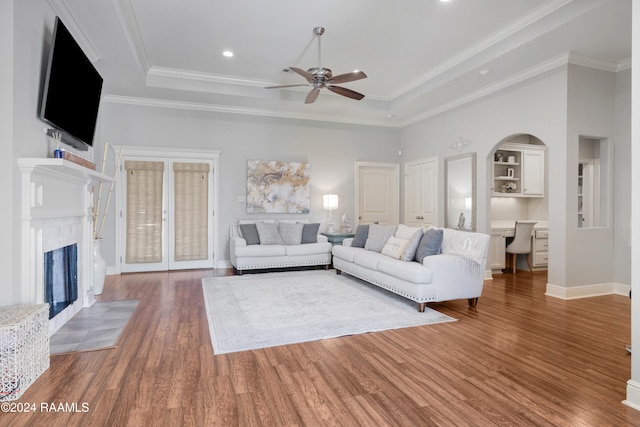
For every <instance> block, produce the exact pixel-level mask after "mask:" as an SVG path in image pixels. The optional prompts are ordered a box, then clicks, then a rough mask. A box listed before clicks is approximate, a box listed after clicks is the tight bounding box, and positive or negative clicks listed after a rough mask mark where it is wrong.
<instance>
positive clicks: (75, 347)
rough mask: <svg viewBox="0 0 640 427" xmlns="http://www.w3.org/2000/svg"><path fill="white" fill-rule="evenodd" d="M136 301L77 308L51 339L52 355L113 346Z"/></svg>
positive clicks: (134, 307)
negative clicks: (77, 310) (77, 311)
mask: <svg viewBox="0 0 640 427" xmlns="http://www.w3.org/2000/svg"><path fill="white" fill-rule="evenodd" d="M138 302H139V300H125V301H111V302H96V303H94V304H93V305H92V306H91V307H86V308H83V309H82V310H80V312H79V313H78V314H76V315H75V316H73V317H72V318H71V320H69V321H68V322H67V323H66V324H65V325H64V326H62V328H60V329H59V330H58V331H57V332H56V333H54V334H53V335H52V336H51V338H50V348H51V354H59V353H68V352H73V351H90V350H97V349H104V348H110V347H113V346H115V344H116V342H117V340H118V337H119V336H120V334H121V332H122V330H123V329H124V327H125V326H126V325H127V323H128V322H129V319H130V318H131V315H132V314H133V312H134V311H135V310H136V307H137V306H138Z"/></svg>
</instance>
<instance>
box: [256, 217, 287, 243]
mask: <svg viewBox="0 0 640 427" xmlns="http://www.w3.org/2000/svg"><path fill="white" fill-rule="evenodd" d="M256 228H257V229H258V235H259V236H260V244H261V245H282V244H283V242H282V237H280V232H279V231H278V225H277V224H275V223H273V222H257V223H256Z"/></svg>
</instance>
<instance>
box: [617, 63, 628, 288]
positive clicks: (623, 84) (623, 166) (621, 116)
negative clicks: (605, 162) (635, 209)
mask: <svg viewBox="0 0 640 427" xmlns="http://www.w3.org/2000/svg"><path fill="white" fill-rule="evenodd" d="M615 92H616V94H615V135H614V150H613V155H614V160H613V161H614V165H615V167H614V177H613V184H614V192H613V201H614V207H615V209H614V212H613V281H614V282H615V283H625V284H631V184H632V181H631V165H632V163H631V70H626V71H621V72H619V73H617V75H616V87H615Z"/></svg>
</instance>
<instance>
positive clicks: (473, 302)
mask: <svg viewBox="0 0 640 427" xmlns="http://www.w3.org/2000/svg"><path fill="white" fill-rule="evenodd" d="M477 305H478V298H469V307H471V308H475V307H476V306H477Z"/></svg>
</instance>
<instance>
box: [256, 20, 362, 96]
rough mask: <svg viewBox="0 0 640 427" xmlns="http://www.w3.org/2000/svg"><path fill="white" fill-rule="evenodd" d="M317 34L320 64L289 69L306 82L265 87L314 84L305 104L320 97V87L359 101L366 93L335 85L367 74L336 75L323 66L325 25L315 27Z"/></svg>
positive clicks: (274, 87) (360, 72)
mask: <svg viewBox="0 0 640 427" xmlns="http://www.w3.org/2000/svg"><path fill="white" fill-rule="evenodd" d="M313 31H314V32H315V34H316V35H317V36H318V66H317V67H313V68H309V69H308V70H307V71H304V70H303V69H301V68H296V67H289V70H291V71H293V72H295V73H297V74H299V75H301V76H302V77H304V78H305V79H306V80H307V83H306V84H293V85H280V86H269V87H266V88H265V89H279V88H285V87H296V86H309V85H311V86H313V88H312V89H311V91H310V92H309V94H308V95H307V98H306V99H305V100H304V103H305V104H311V103H312V102H314V101H315V100H316V98H318V95H319V94H320V89H323V88H327V89H329V90H330V91H331V92H333V93H337V94H338V95H342V96H346V97H347V98H352V99H357V100H358V101H359V100H361V99H362V98H364V95H363V94H361V93H358V92H356V91H354V90H351V89H347V88H346V87H342V86H335V84H336V83H347V82H352V81H355V80H360V79H365V78H366V77H367V75H366V74H365V73H364V72H362V71H353V72H351V73H345V74H340V75H337V76H334V75H333V74H332V73H331V70H330V69H329V68H323V67H322V61H321V44H320V36H322V34H324V28H323V27H316V28H314V29H313Z"/></svg>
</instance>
